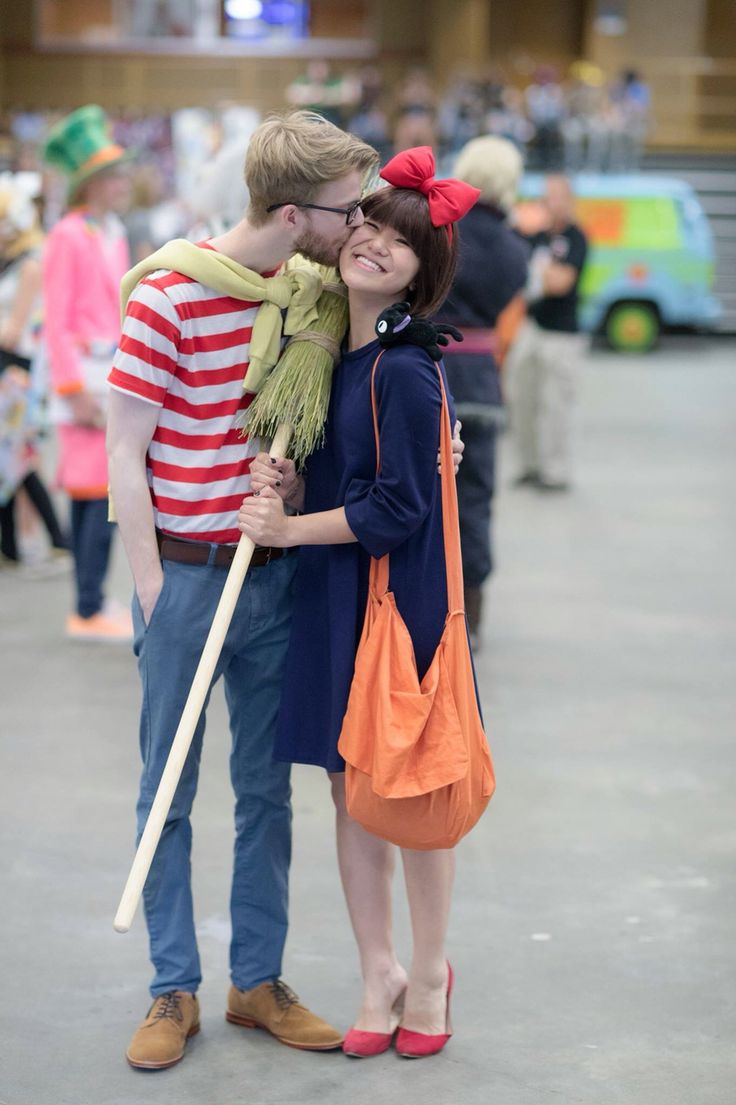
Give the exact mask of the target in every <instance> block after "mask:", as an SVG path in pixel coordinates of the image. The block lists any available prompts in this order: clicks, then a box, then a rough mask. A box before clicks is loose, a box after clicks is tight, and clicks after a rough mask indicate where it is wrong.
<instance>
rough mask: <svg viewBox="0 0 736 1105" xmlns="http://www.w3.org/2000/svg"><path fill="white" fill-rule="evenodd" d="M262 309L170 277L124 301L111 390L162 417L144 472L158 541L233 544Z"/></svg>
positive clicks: (245, 484) (149, 282) (144, 284)
mask: <svg viewBox="0 0 736 1105" xmlns="http://www.w3.org/2000/svg"><path fill="white" fill-rule="evenodd" d="M200 244H202V243H200ZM204 248H209V247H204ZM259 307H260V304H259V303H249V302H245V301H244V300H242V299H234V298H231V297H230V296H226V295H222V294H221V293H219V292H216V291H214V289H212V288H208V287H206V286H205V285H203V284H200V283H199V282H198V281H196V280H192V279H191V277H188V276H183V275H182V274H181V273H177V272H168V271H161V272H158V273H153V274H152V275H151V276H149V277H147V278H146V279H145V280H143V281H141V283H140V284H139V285H138V286H137V287H136V289H135V291H134V292H133V294H132V295H131V297H130V299H129V301H128V306H127V309H126V313H125V321H124V324H123V334H122V338H121V341H120V345H119V347H118V350H117V352H116V354H115V357H114V359H113V368H112V371H111V372H110V375H109V377H108V381H109V384H110V386H111V387H113V388H115V390H116V391H122V392H125V393H126V394H129V395H135V396H137V397H138V398H139V399H143V400H145V401H146V402H148V403H153V404H155V405H156V406H159V407H160V408H161V411H160V414H159V418H158V424H157V426H156V432H155V433H154V435H153V439H152V441H151V444H150V446H149V449H148V453H147V456H146V469H147V474H148V483H149V486H150V488H151V499H152V501H153V510H154V519H155V523H156V527H157V528H158V529H160V530H161V531H162V532H164V533H169V534H172V535H173V536H175V537H181V538H186V539H187V540H201V541H212V542H217V543H218V544H235V543H236V542H237V541H238V539H239V537H240V531H239V530H238V528H237V512H238V509H239V507H240V504H241V503H242V501H243V496H244V495H246V494H248V493H249V492H250V463H251V460H252V459H253V457H254V456H255V455H256V452H257V443H256V442H251V441H250V440H249V439H248V438H244V437H243V436H242V434H241V431H240V429H239V428H238V427H237V426H236V424H235V423H236V419H237V418H238V417H239V415H240V414H241V412H242V411H243V410H245V408H246V407H247V406H248V405H249V404H250V402H251V400H252V398H253V396H252V395H249V394H247V393H246V392H244V391H243V378H244V376H245V373H246V370H247V368H248V352H249V346H250V338H251V333H252V329H253V323H254V321H255V317H256V313H257V311H258V308H259Z"/></svg>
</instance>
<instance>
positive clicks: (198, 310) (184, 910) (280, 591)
mask: <svg viewBox="0 0 736 1105" xmlns="http://www.w3.org/2000/svg"><path fill="white" fill-rule="evenodd" d="M375 162H376V154H375V151H374V150H372V149H371V147H369V146H367V145H365V144H364V143H363V142H360V141H359V140H358V139H355V138H353V137H351V136H350V135H347V134H345V133H343V132H342V131H340V130H339V129H338V128H337V127H335V126H333V125H332V124H331V123H329V122H327V121H326V120H324V119H322V118H321V117H320V116H318V115H315V114H313V113H311V112H295V113H293V114H291V115H287V116H285V117H283V118H278V117H271V118H269V119H267V120H266V121H265V122H264V123H263V124H262V125H261V126H260V127H259V128H258V129H257V130H256V131H255V132H254V134H253V136H252V138H251V141H250V144H249V147H248V154H247V157H246V165H245V178H246V184H247V186H248V190H249V194H250V206H249V208H248V212H247V214H246V216H245V217H244V218H243V219H242V220H241V221H240V222H239V223H238V224H237V225H236V226H235V227H233V228H232V229H231V230H229V231H227V232H226V233H224V234H223V235H221V236H220V237H218V238H215V239H213V240H212V241H210V242H209V243H206V244H203V245H202V253H203V254H204V253H207V254H208V258H207V260H208V261H209V262H210V263H211V262H212V259H213V253H212V251H216V252H215V253H214V257H215V258H217V257H218V256H220V257H222V258H223V260H224V262H225V263H227V259H230V261H234V262H237V264H238V265H240V266H243V267H244V268H245V269H247V270H251V272H252V273H255V274H265V275H266V276H270V275H271V274H273V273H274V272H276V270H278V269H279V267H280V266H281V264H282V263H283V262H284V261H285V260H286V259H288V258H289V257H290V256H291V255H293V254H295V253H301V254H303V255H304V256H306V257H308V258H310V259H312V260H314V261H317V262H321V263H323V264H335V263H336V262H337V258H338V255H339V252H340V249H341V247H342V245H343V244H344V243H345V241H346V240H347V238H348V237H349V235H350V234H351V232H352V229H353V228H354V227H355V226H358V225H360V223H361V222H362V220H363V216H362V212H361V210H360V207H359V200H360V196H361V183H362V180H363V178H364V176H365V174H366V173H367V172H368V171H369V170H370V169H372V168H373V166H374V165H375ZM259 306H260V304H259V303H258V302H250V301H246V300H244V299H243V298H234V297H233V296H232V295H230V294H228V295H224V294H222V292H221V291H218V290H217V288H215V287H212V286H207V285H206V284H204V283H202V282H201V281H199V280H197V279H193V278H192V277H191V276H187V275H184V274H183V273H181V272H176V271H163V272H161V271H159V272H153V273H151V274H149V275H148V276H147V277H146V278H145V279H144V280H143V281H142V282H141V283H140V284H139V285H138V287H137V289H136V290H135V292H134V293H133V294H132V295H131V297H130V299H129V301H128V306H127V311H126V317H125V322H124V326H123V337H122V340H121V343H120V347H119V350H118V352H117V354H116V356H115V360H114V364H113V370H112V372H111V374H110V378H109V379H110V384H111V388H112V394H111V402H110V415H109V429H108V452H109V458H110V484H111V491H112V496H113V500H114V503H115V509H116V515H117V520H118V525H119V528H120V533H121V536H122V539H123V543H124V545H125V549H126V552H127V555H128V559H129V562H130V566H131V570H132V573H133V578H134V581H135V595H134V601H133V618H134V629H135V641H134V650H135V652H136V655H137V656H138V664H139V670H140V674H141V680H142V684H143V694H144V699H143V709H142V714H141V728H140V740H141V753H142V757H143V774H142V779H141V789H140V798H139V801H138V831H139V834H140V832H142V830H143V827H144V824H145V821H146V818H147V815H148V812H149V810H150V807H151V804H152V801H153V798H154V796H155V792H156V789H157V786H158V783H159V779H160V777H161V773H162V771H163V767H164V764H165V762H166V758H167V755H168V752H169V748H170V746H171V742H172V740H173V736H174V733H175V731H176V727H177V724H178V721H179V718H180V716H181V712H182V709H183V706H184V703H185V701H186V697H187V693H188V690H189V686H190V684H191V681H192V677H193V675H194V672H195V670H196V666H197V662H198V659H199V656H200V653H201V650H202V647H203V645H204V641H205V639H206V636H207V633H208V630H209V627H210V625H211V622H212V618H213V616H214V612H215V609H216V607H217V603H218V601H219V598H220V595H221V592H222V588H223V585H224V582H225V578H226V574H227V568H228V566H229V563H230V561H231V560H232V557H233V554H234V551H235V545H236V543H237V541H238V538H239V536H240V534H239V531H238V528H237V511H238V508H239V506H240V504H241V502H242V500H243V496H244V495H245V494H247V493H248V491H249V475H248V470H249V466H250V462H251V460H252V458H253V456H255V454H256V452H257V448H256V443H252V442H250V441H247V440H246V441H244V440H243V438H242V437H241V436H240V431H239V429H238V428H237V425H236V422H237V419H238V418H239V416H240V415H241V413H242V410H243V409H244V408H245V407H246V406H247V405H248V398H247V396H245V395H244V393H243V390H242V381H243V377H244V376H245V374H246V370H247V368H248V360H249V343H250V340H251V333H252V330H253V327H254V323H255V320H256V316H257V314H258V310H259ZM276 314H277V316H278V317H280V316H279V315H278V312H276ZM254 366H255V362H254ZM287 554H288V550H282V549H273V550H271V549H268V550H256V553H255V556H254V559H253V562H252V567H251V570H250V571H249V572H248V575H247V577H246V580H245V583H244V586H243V589H242V591H241V594H240V596H239V599H238V603H237V606H236V609H235V613H234V616H233V620H232V623H231V626H230V629H229V631H228V634H227V636H226V639H225V642H224V646H223V650H222V654H221V656H220V659H219V661H218V665H217V668H216V671H215V678H214V680H213V682H214V681H216V680H217V679H218V678H219V676H220V675H223V676H224V681H225V696H226V700H227V704H228V709H229V714H230V729H231V735H232V753H231V758H230V769H231V780H232V785H233V790H234V792H235V830H236V838H235V861H234V871H233V883H232V895H231V919H232V942H231V946H230V968H231V978H232V987H231V989H230V995H229V999H228V1008H227V1013H226V1016H227V1019H228V1020H230V1021H231V1022H233V1023H235V1024H240V1025H244V1026H247V1027H254V1026H260V1027H262V1028H266V1029H267V1030H268V1031H270V1032H271V1033H273V1035H274V1036H276V1037H277V1038H278V1039H279V1040H281V1041H282V1042H284V1043H287V1044H290V1045H292V1046H295V1047H301V1048H306V1049H310V1050H325V1049H330V1048H336V1047H339V1046H340V1044H341V1042H342V1036H341V1034H340V1033H339V1032H338V1031H337V1030H335V1029H334V1028H332V1027H331V1026H330V1025H328V1024H327V1023H326V1022H324V1021H322V1020H321V1019H320V1018H319V1017H316V1016H315V1015H314V1014H312V1013H311V1012H310V1011H309V1010H307V1009H306V1008H305V1007H304V1006H302V1005H300V1004H299V1002H298V1000H297V998H296V995H295V994H294V993H293V991H292V990H290V989H289V987H288V986H286V985H285V984H284V983H283V982H282V981H281V978H280V975H281V961H282V954H283V948H284V942H285V939H286V930H287V891H288V868H289V859H290V848H291V809H290V786H289V767H288V765H285V764H280V763H274V762H273V759H272V742H273V730H274V726H275V721H276V716H277V712H278V706H279V698H280V689H281V683H282V679H283V675H284V672H283V664H284V656H285V650H286V645H287V641H288V635H289V620H290V612H291V582H292V578H293V574H294V568H295V562H296V558H295V557H292V556H289V555H287ZM204 724H205V723H204V717H202V718H201V719H200V722H199V724H198V727H197V730H196V732H195V735H194V739H193V742H192V747H191V750H190V752H189V755H188V758H187V762H186V764H185V767H184V770H183V773H182V777H181V781H180V783H179V786H178V789H177V792H176V795H175V797H174V801H173V804H172V807H171V810H170V812H169V815H168V818H167V821H166V825H165V827H164V831H163V834H162V837H161V842H160V844H159V846H158V849H157V852H156V855H155V858H154V861H153V865H152V867H151V871H150V874H149V876H148V880H147V883H146V887H145V890H144V904H145V914H146V921H147V924H148V930H149V939H150V951H151V959H152V962H153V965H154V968H155V976H154V980H153V983H152V986H151V995H152V997H153V998H154V1002H153V1005H152V1006H151V1008H150V1010H149V1012H148V1015H147V1017H146V1019H145V1020H144V1021H143V1023H142V1024H141V1025H140V1027H139V1028H138V1030H137V1031H136V1033H135V1035H134V1037H133V1040H132V1041H131V1044H130V1046H129V1048H128V1051H127V1058H128V1061H129V1063H130V1064H131V1065H132V1066H134V1067H138V1068H143V1069H159V1068H163V1067H168V1066H171V1065H173V1064H174V1063H176V1062H178V1061H179V1060H180V1059H181V1058H182V1056H183V1054H184V1049H185V1044H186V1040H187V1038H188V1037H190V1036H192V1035H193V1034H194V1033H195V1032H197V1031H198V1029H199V1010H198V1003H197V998H196V992H197V988H198V986H199V983H200V980H201V971H200V963H199V956H198V952H197V944H196V938H195V931H194V920H193V908H192V894H191V880H190V850H191V827H190V822H189V814H190V810H191V806H192V802H193V799H194V795H195V792H196V787H197V774H198V768H199V760H200V754H201V748H202V738H203V734H204Z"/></svg>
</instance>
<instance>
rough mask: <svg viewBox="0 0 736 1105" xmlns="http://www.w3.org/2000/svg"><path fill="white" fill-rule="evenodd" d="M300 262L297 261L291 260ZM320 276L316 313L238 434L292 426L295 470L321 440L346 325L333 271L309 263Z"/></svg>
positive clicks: (266, 433) (343, 298) (267, 434)
mask: <svg viewBox="0 0 736 1105" xmlns="http://www.w3.org/2000/svg"><path fill="white" fill-rule="evenodd" d="M297 263H301V264H303V262H297ZM313 267H315V268H316V269H317V271H318V272H319V274H320V276H321V277H322V280H323V285H324V287H323V291H322V294H321V295H320V297H319V300H318V301H317V311H318V313H319V317H318V319H317V321H316V322H315V323H314V325H313V327H312V328H311V329H310V330H304V331H302V332H301V333H299V334H295V335H294V336H293V337H292V338H290V340H289V342H288V344H287V345H286V348H285V349H284V351H283V353H282V354H281V357H280V359H279V361H278V364H277V365H276V366H275V367H274V368H273V370H272V371H271V373H270V374H269V376H268V379H267V380H266V382H265V383H264V385H263V387H262V388H261V390H260V391H259V392H258V394H257V395H256V397H255V399H254V400H253V402H252V403H251V405H250V407H249V408H248V410H247V411H246V412H245V415H244V417H243V420H242V425H243V430H244V433H247V434H249V435H250V436H251V437H260V438H273V437H274V436H275V434H276V430H277V429H278V427H279V426H281V425H283V424H284V423H286V424H289V425H290V426H291V427H292V430H293V434H292V438H291V444H290V446H289V450H288V452H289V456H290V457H291V458H292V459H293V461H294V463H295V464H296V467H297V469H301V468H302V467H303V466H304V463H305V461H306V459H307V457H308V456H309V455H310V453H312V452H314V450H315V449H317V448H318V447H319V446H320V445H321V444H322V441H323V438H324V425H325V421H326V419H327V409H328V407H329V403H330V387H331V384H332V370H333V368H334V367H335V365H336V364H337V361H338V360H339V357H340V344H341V342H342V339H343V337H344V336H345V333H346V331H347V328H348V301H347V289H346V288H345V286H344V284H342V283H341V281H340V277H339V275H338V273H337V271H336V270H335V269H332V268H327V267H326V266H324V265H316V266H313Z"/></svg>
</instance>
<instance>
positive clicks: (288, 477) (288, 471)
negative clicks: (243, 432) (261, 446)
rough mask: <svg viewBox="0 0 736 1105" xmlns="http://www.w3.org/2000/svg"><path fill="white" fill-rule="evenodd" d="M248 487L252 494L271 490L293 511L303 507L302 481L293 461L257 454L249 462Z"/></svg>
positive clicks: (266, 454)
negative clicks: (265, 489) (267, 488)
mask: <svg viewBox="0 0 736 1105" xmlns="http://www.w3.org/2000/svg"><path fill="white" fill-rule="evenodd" d="M250 486H251V488H252V489H253V491H254V492H256V491H263V489H264V488H266V487H270V488H272V489H273V490H274V491H275V492H276V494H277V495H278V496H279V498H280V499H283V501H284V502H285V503H286V505H287V506H290V507H292V508H293V509H294V510H302V508H303V507H304V480H303V478H302V477H301V476H299V475H297V471H296V468H295V467H294V461H293V460H287V459H286V458H285V457H272V456H270V455H269V454H268V453H259V454H258V456H256V457H254V459H253V460H252V461H251V465H250Z"/></svg>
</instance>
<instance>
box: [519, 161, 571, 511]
mask: <svg viewBox="0 0 736 1105" xmlns="http://www.w3.org/2000/svg"><path fill="white" fill-rule="evenodd" d="M544 207H545V210H546V216H547V226H546V228H545V229H543V230H541V231H540V232H539V233H537V234H534V235H533V236H532V237H531V238H530V244H531V248H532V255H531V259H530V263H529V280H528V282H527V300H528V316H529V317H528V319H527V321H526V322H525V323H524V325H523V327H522V328H521V331H520V332H519V336H518V338H517V340H516V342H515V344H514V345H513V346H512V348H511V352H510V354H509V358H508V362H507V364H508V369H509V375H510V388H509V398H510V405H511V416H512V426H513V430H514V433H515V437H516V445H517V449H518V454H519V462H520V471H519V475H518V478H517V481H516V482H517V485H520V486H522V485H525V484H528V485H532V486H534V487H536V488H538V489H539V490H541V491H566V490H567V489H568V487H569V481H570V463H571V456H570V453H571V436H572V415H573V407H574V403H575V397H576V392H577V386H578V378H579V375H580V367H581V361H582V353H583V340H584V339H583V338H582V337H581V335H580V334H579V333H578V320H577V305H578V285H579V283H580V274H581V272H582V270H583V266H584V264H585V257H586V254H587V251H588V245H587V241H586V238H585V235H584V234H583V231H582V230H581V229H580V227H579V226H577V225H576V224H575V222H574V221H573V219H574V197H573V194H572V189H571V188H570V184H569V182H568V181H567V179H566V178H565V177H562V176H549V177H548V178H547V182H546V189H545V195H544Z"/></svg>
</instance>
